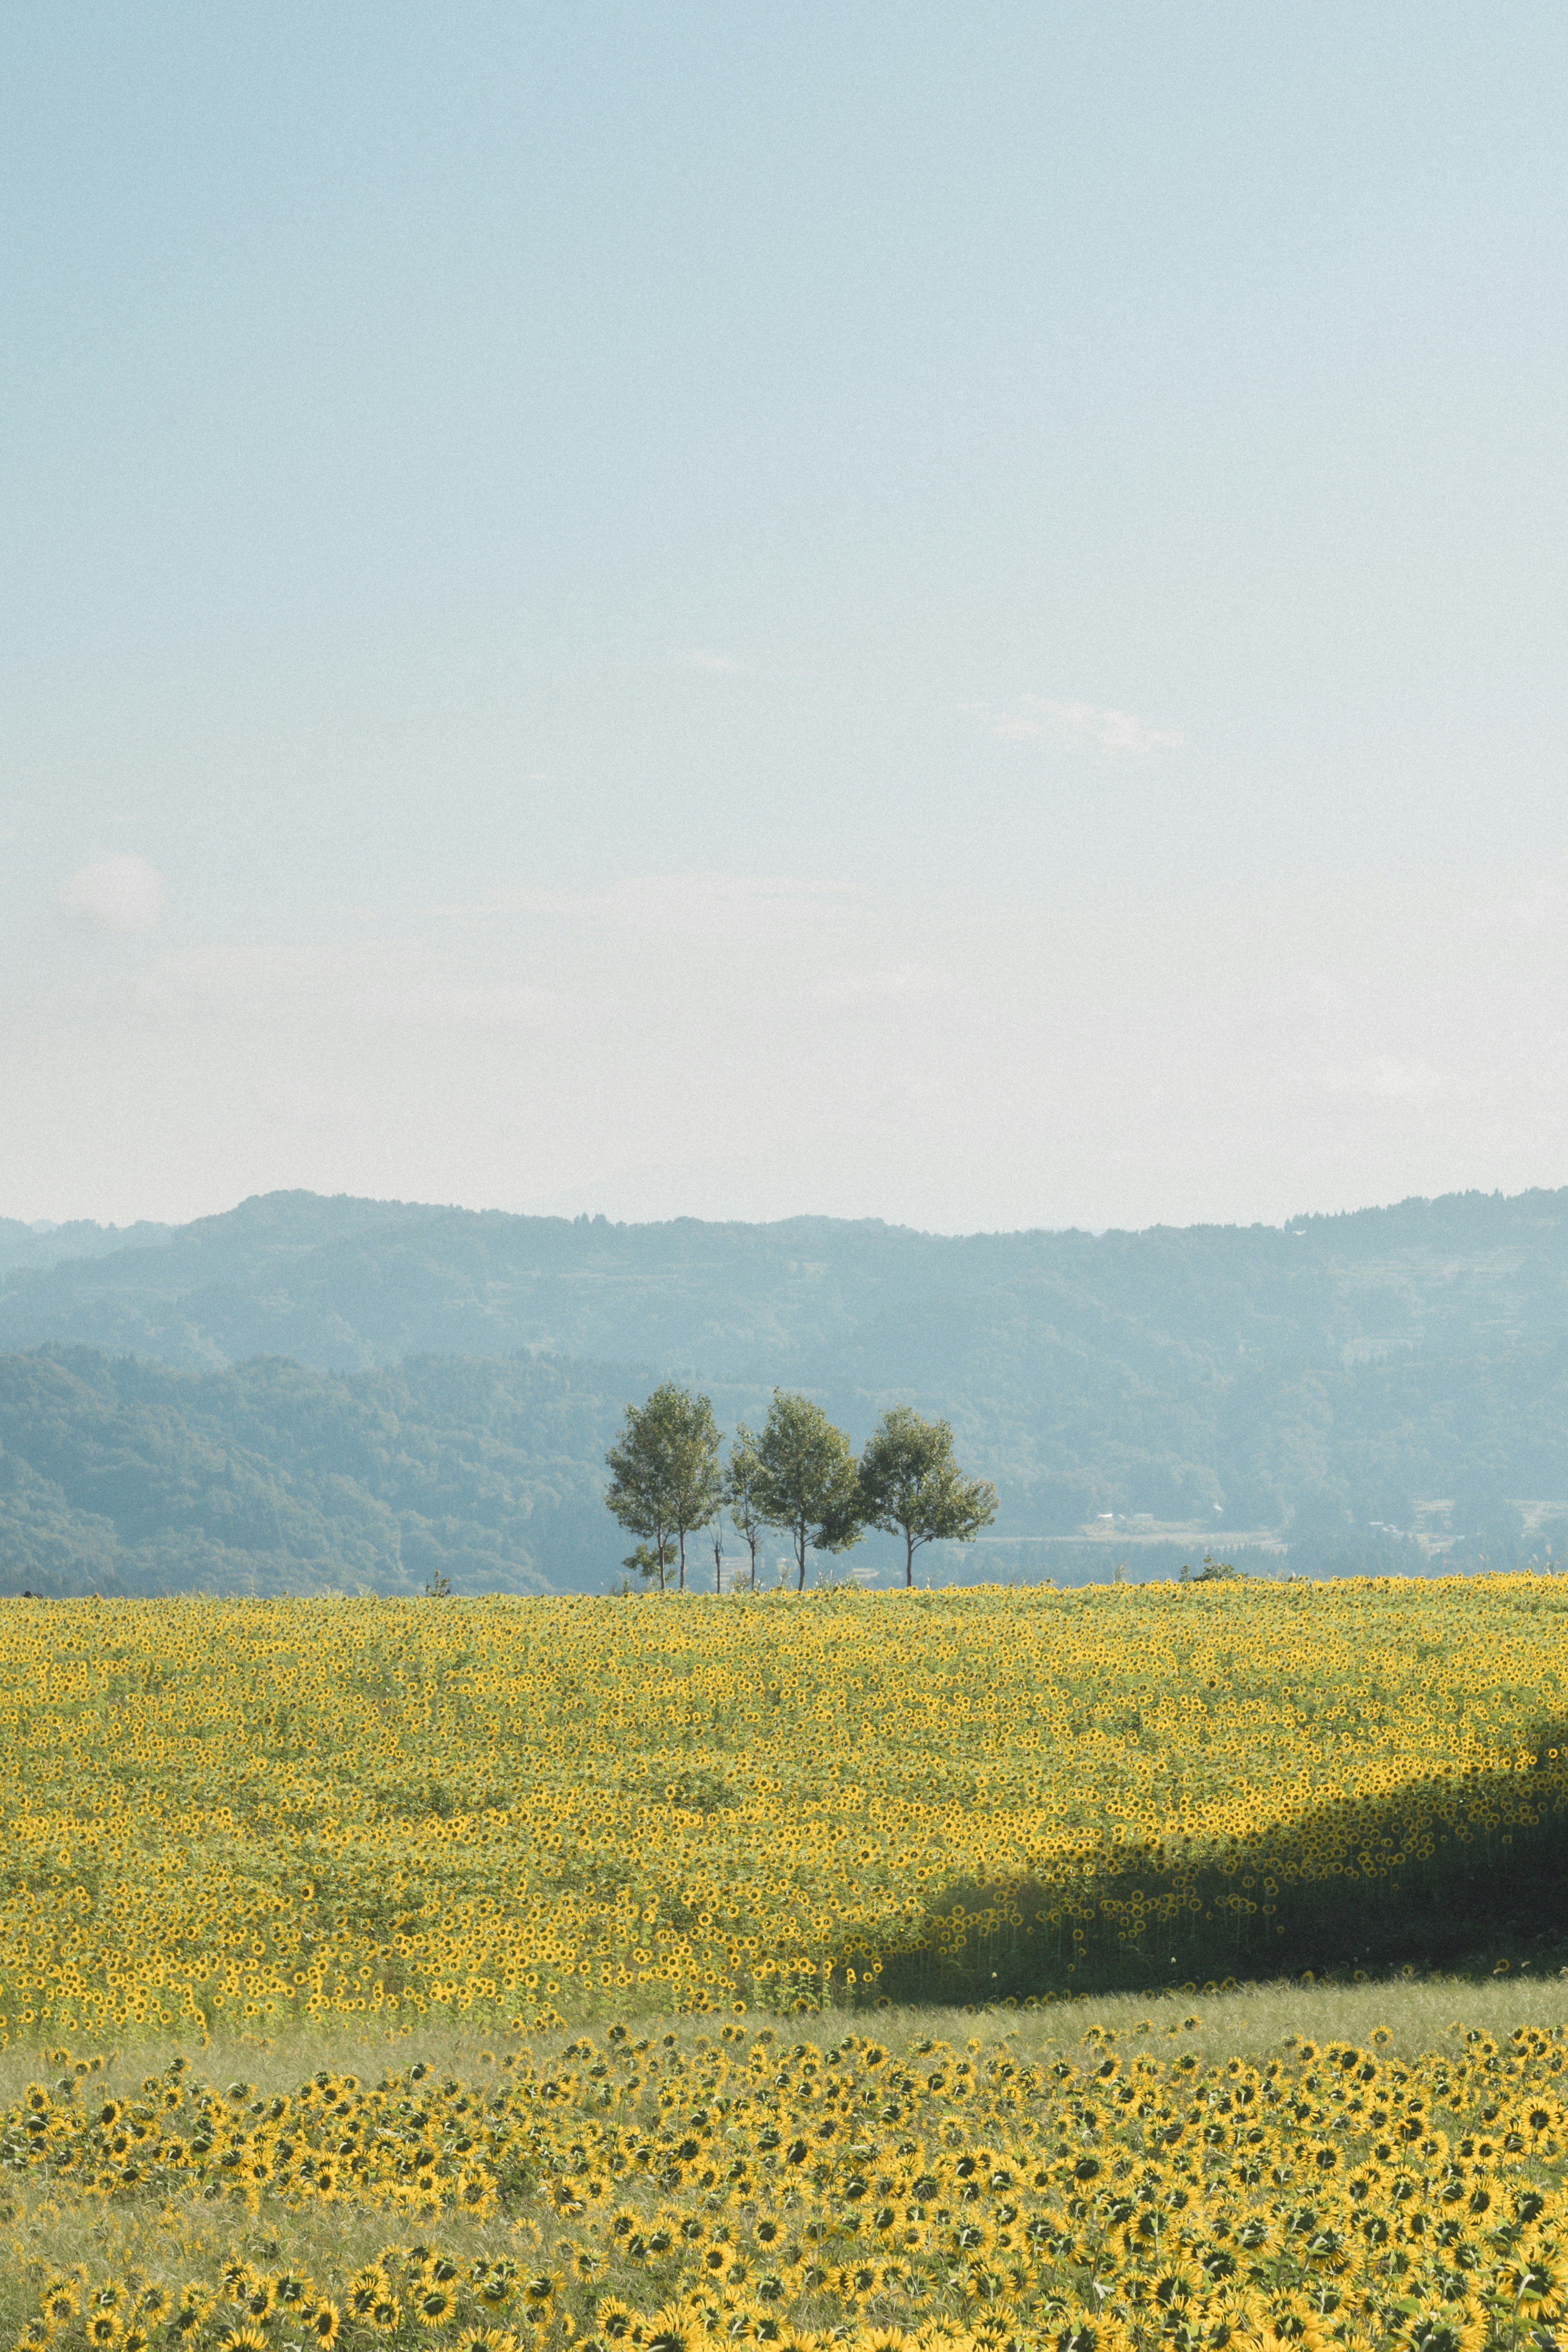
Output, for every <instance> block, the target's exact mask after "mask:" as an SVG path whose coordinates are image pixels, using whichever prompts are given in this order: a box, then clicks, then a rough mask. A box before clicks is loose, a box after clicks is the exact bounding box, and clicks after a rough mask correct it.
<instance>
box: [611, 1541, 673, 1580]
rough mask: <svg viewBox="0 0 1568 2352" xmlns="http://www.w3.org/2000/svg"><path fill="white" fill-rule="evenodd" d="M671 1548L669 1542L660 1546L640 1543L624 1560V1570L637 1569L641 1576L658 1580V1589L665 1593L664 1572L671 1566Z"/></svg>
mask: <svg viewBox="0 0 1568 2352" xmlns="http://www.w3.org/2000/svg"><path fill="white" fill-rule="evenodd" d="M670 1550H671V1546H670V1545H669V1543H668V1540H667V1541H665V1542H663V1543H658V1544H649V1543H640V1544H637V1545H636V1546H634V1548H633V1549H632V1550H630V1551H629V1552H628V1553H627V1554H626V1558H625V1559H623V1560H622V1562H621V1566H622V1567H623V1568H635V1569H636V1570H637V1574H638V1575H639V1576H644V1577H647V1578H648V1579H649V1580H651V1579H652V1578H654V1577H656V1576H657V1577H658V1589H659V1591H661V1592H662V1591H664V1571H665V1570H666V1569H667V1568H668V1566H669V1555H670Z"/></svg>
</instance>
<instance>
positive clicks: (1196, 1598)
mask: <svg viewBox="0 0 1568 2352" xmlns="http://www.w3.org/2000/svg"><path fill="white" fill-rule="evenodd" d="M1565 1678H1568V1584H1564V1583H1563V1582H1560V1581H1559V1580H1556V1579H1554V1578H1552V1577H1549V1576H1545V1577H1535V1576H1515V1577H1499V1578H1493V1579H1484V1580H1478V1579H1469V1580H1463V1579H1454V1580H1443V1581H1432V1582H1426V1583H1415V1582H1407V1583H1394V1582H1382V1583H1351V1582H1345V1583H1341V1584H1335V1585H1311V1584H1306V1583H1299V1584H1294V1583H1283V1584H1275V1585H1268V1586H1263V1585H1257V1586H1254V1585H1248V1584H1237V1585H1226V1584H1215V1585H1206V1586H1205V1585H1196V1586H1193V1587H1190V1588H1188V1587H1183V1586H1180V1585H1162V1586H1145V1587H1142V1588H1137V1587H1125V1588H1124V1587H1116V1586H1101V1587H1099V1588H1093V1589H1090V1590H1089V1591H1076V1592H1061V1593H1058V1592H1054V1591H1050V1590H1049V1589H1048V1588H1046V1589H1044V1590H1042V1589H1039V1588H1032V1589H1027V1590H1022V1591H999V1590H993V1591H940V1592H924V1593H922V1592H914V1593H896V1594H887V1595H876V1596H872V1595H867V1594H858V1593H851V1594H844V1595H837V1594H833V1593H824V1594H817V1595H808V1596H806V1597H805V1598H804V1599H797V1598H795V1596H793V1595H774V1596H770V1597H769V1598H767V1599H765V1600H753V1599H749V1598H746V1597H743V1596H738V1595H737V1596H733V1597H729V1596H727V1597H726V1598H725V1599H723V1600H711V1601H697V1600H692V1599H686V1600H676V1599H674V1598H671V1599H670V1600H668V1601H659V1600H652V1599H647V1600H645V1599H638V1600H631V1601H592V1600H561V1601H539V1600H526V1599H525V1600H514V1599H509V1598H493V1599H488V1600H483V1601H425V1602H417V1601H379V1600H374V1599H364V1600H342V1601H287V1600H268V1601H247V1600H239V1601H206V1600H176V1601H145V1602H135V1601H133V1602H123V1601H117V1602H112V1603H100V1602H93V1601H79V1602H61V1601H5V1602H4V1603H0V1762H3V1766H4V1770H3V1775H0V1807H3V1808H4V1839H3V1843H0V2046H8V2045H10V2044H14V2043H16V2042H21V2043H23V2044H24V2045H26V2046H28V2047H31V2046H33V2045H34V2044H36V2043H37V2042H40V2041H44V2040H50V2039H53V2040H58V2041H59V2042H66V2043H68V2044H70V2043H78V2042H80V2041H82V2040H83V2039H87V2040H102V2039H104V2038H105V2037H107V2036H110V2035H113V2036H115V2037H117V2038H119V2039H120V2040H124V2039H125V2038H126V2037H127V2036H134V2035H136V2034H138V2033H141V2034H151V2035H153V2036H154V2037H155V2036H158V2035H160V2034H162V2035H165V2036H166V2035H168V2034H169V2033H171V2032H176V2033H195V2034H198V2035H199V2034H202V2033H212V2032H220V2031H223V2032H232V2031H236V2030H247V2029H254V2030H268V2031H275V2030H277V2029H278V2028H279V2026H280V2025H282V2024H284V2023H286V2022H288V2021H300V2022H308V2021H312V2020H320V2019H321V2018H323V2017H328V2016H337V2017H345V2016H353V2017H366V2018H370V2019H374V2020H376V2021H380V2022H382V2023H387V2024H396V2023H412V2022H416V2021H420V2020H422V2019H426V2018H428V2017H431V2016H432V2015H434V2016H437V2017H441V2018H447V2019H460V2020H464V2021H479V2020H484V2019H489V2020H492V2021H494V2023H495V2025H496V2026H497V2028H498V2029H501V2028H504V2029H507V2030H511V2031H520V2030H534V2029H537V2028H539V2027H542V2026H550V2025H553V2024H559V2023H564V2024H568V2025H570V2024H577V2023H580V2024H588V2023H593V2022H595V2021H599V2020H603V2019H606V2018H614V2017H616V2016H627V2017H630V2016H635V2015H644V2014H647V2013H649V2012H651V2011H710V2012H719V2011H724V2012H731V2011H740V2010H741V2009H742V2008H745V2009H748V2010H752V2011H756V2010H759V2009H760V2010H763V2011H772V2012H775V2013H779V2014H785V2015H787V2014H790V2013H792V2012H794V2011H796V2010H798V2009H800V2008H802V2007H803V2006H810V2005H813V2004H816V2003H819V2002H821V2001H822V2000H824V1999H825V1998H826V1999H831V2000H835V2001H844V2000H850V2001H860V2002H863V2001H866V2000H875V1999H877V1998H879V1997H884V1998H885V1997H886V1996H887V1995H888V1994H889V1993H892V1994H894V1995H896V1997H897V1998H899V1999H900V2000H942V1999H946V1998H952V1997H958V1998H969V1999H973V1998H976V1997H980V1998H1007V1997H1028V1996H1031V1995H1040V1994H1044V1993H1047V1992H1052V1991H1055V1992H1058V1993H1059V1992H1060V1991H1063V1990H1082V1989H1084V1988H1085V1987H1088V1986H1093V1987H1104V1986H1107V1985H1110V1984H1115V1983H1124V1984H1128V1985H1132V1986H1136V1987H1140V1988H1141V1987H1144V1986H1149V1985H1152V1984H1156V1983H1165V1984H1171V1983H1174V1984H1178V1985H1179V1984H1181V1983H1184V1982H1186V1981H1189V1980H1190V1981H1192V1982H1193V1983H1194V1984H1202V1983H1205V1982H1210V1981H1212V1982H1216V1983H1217V1982H1223V1981H1224V1979H1225V1978H1226V1976H1227V1975H1229V1976H1234V1977H1237V1978H1241V1977H1257V1976H1259V1975H1268V1976H1274V1975H1279V1974H1280V1973H1282V1972H1291V1971H1299V1970H1300V1969H1302V1968H1304V1967H1306V1966H1309V1965H1314V1966H1315V1965H1319V1964H1320V1963H1321V1959H1322V1958H1323V1954H1322V1953H1321V1952H1320V1951H1319V1950H1318V1949H1317V1948H1316V1947H1315V1946H1314V1945H1313V1942H1312V1938H1313V1937H1314V1936H1317V1937H1320V1939H1321V1937H1324V1936H1328V1935H1329V1934H1330V1931H1331V1930H1332V1932H1333V1933H1335V1934H1341V1933H1342V1932H1343V1931H1344V1930H1345V1927H1346V1924H1347V1921H1348V1923H1349V1928H1350V1932H1351V1934H1352V1948H1351V1950H1350V1951H1348V1952H1346V1953H1345V1954H1344V1955H1343V1957H1344V1958H1347V1959H1348V1958H1353V1957H1355V1953H1356V1949H1357V1947H1356V1945H1355V1937H1356V1936H1357V1935H1359V1934H1360V1933H1361V1932H1362V1931H1361V1928H1360V1927H1358V1926H1357V1922H1358V1921H1363V1922H1364V1923H1365V1938H1366V1941H1367V1943H1368V1945H1369V1948H1370V1945H1371V1943H1372V1941H1373V1937H1375V1936H1376V1935H1379V1934H1381V1935H1383V1936H1384V1938H1385V1940H1386V1938H1387V1937H1389V1936H1393V1937H1395V1939H1397V1937H1398V1936H1399V1935H1401V1934H1403V1933H1405V1932H1406V1930H1405V1927H1402V1926H1401V1922H1402V1921H1403V1922H1407V1923H1412V1924H1411V1925H1410V1927H1409V1932H1410V1933H1415V1927H1416V1925H1417V1924H1418V1923H1419V1922H1420V1921H1421V1920H1423V1919H1424V1918H1427V1917H1429V1916H1431V1913H1432V1908H1433V1906H1440V1907H1441V1906H1447V1907H1448V1908H1451V1907H1452V1904H1453V1901H1454V1899H1455V1889H1456V1887H1458V1888H1460V1889H1461V1891H1462V1889H1463V1887H1464V1885H1468V1884H1471V1883H1472V1882H1474V1881H1475V1879H1476V1874H1477V1873H1478V1872H1479V1873H1481V1874H1482V1883H1485V1873H1486V1872H1487V1871H1491V1872H1492V1873H1493V1874H1494V1876H1495V1874H1496V1873H1497V1872H1498V1871H1499V1870H1503V1871H1505V1872H1506V1871H1507V1870H1509V1869H1510V1868H1515V1869H1516V1874H1522V1873H1524V1872H1525V1871H1526V1869H1527V1867H1528V1864H1529V1860H1530V1857H1531V1855H1532V1854H1535V1853H1538V1852H1539V1850H1540V1848H1541V1845H1542V1841H1547V1842H1550V1841H1551V1840H1552V1839H1553V1838H1555V1837H1556V1836H1558V1835H1559V1833H1560V1829H1561V1824H1562V1822H1563V1819H1564V1818H1568V1814H1565V1812H1564V1807H1565V1804H1568V1762H1565V1760H1564V1759H1565V1758H1568V1739H1565V1740H1562V1741H1560V1740H1559V1738H1558V1737H1557V1732H1556V1724H1557V1719H1558V1715H1559V1711H1561V1710H1563V1709H1564V1707H1565V1705H1568V1702H1565V1701H1564V1696H1563V1692H1564V1683H1565ZM1423 1906H1426V1907H1425V1909H1424V1908H1423ZM1325 1922H1326V1923H1327V1925H1325ZM1390 1949H1393V1947H1392V1946H1391V1947H1390ZM1397 1957H1399V1958H1409V1957H1412V1954H1411V1953H1409V1952H1406V1951H1398V1952H1397Z"/></svg>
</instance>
